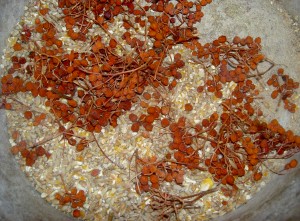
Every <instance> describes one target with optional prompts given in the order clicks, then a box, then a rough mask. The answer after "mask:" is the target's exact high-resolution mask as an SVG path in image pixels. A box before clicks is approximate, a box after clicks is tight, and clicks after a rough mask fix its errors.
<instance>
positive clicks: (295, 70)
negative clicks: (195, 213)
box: [0, 0, 300, 221]
mask: <svg viewBox="0 0 300 221" xmlns="http://www.w3.org/2000/svg"><path fill="white" fill-rule="evenodd" d="M26 2H27V1H24V0H9V1H7V0H1V1H0V49H1V54H2V49H3V48H4V47H5V39H6V38H7V37H8V36H9V33H10V32H11V30H12V29H13V27H14V25H15V24H16V22H17V20H18V18H19V16H21V15H22V13H23V9H24V6H25V5H26ZM282 3H284V4H282ZM299 16H300V2H299V0H285V1H283V0H277V1H270V0H263V1H262V0H253V1H247V0H239V1H237V0H223V1H221V0H215V1H214V3H212V4H211V5H210V6H209V7H207V8H206V9H205V17H204V19H203V21H202V22H201V27H200V35H201V38H203V39H204V41H209V40H210V39H214V38H215V37H217V36H219V35H221V34H225V35H227V36H231V37H232V36H235V35H241V36H247V35H252V36H255V37H256V36H260V37H262V39H263V47H264V52H265V53H266V54H267V55H268V56H269V57H270V58H272V60H273V61H275V62H276V63H282V64H284V65H286V66H287V68H286V69H287V70H288V72H289V73H290V74H291V75H292V76H293V77H294V78H295V79H296V80H297V81H299V80H300V63H299V60H300V40H299V37H300V32H299V31H298V29H299V27H298V26H297V21H299ZM298 99H299V98H298ZM299 111H300V110H299V109H298V112H299ZM278 116H279V117H280V119H279V120H280V121H281V122H283V123H284V124H285V126H287V127H289V128H291V129H294V130H295V131H297V132H298V134H299V132H300V130H299V126H298V125H299V113H298V114H297V115H295V117H293V118H292V117H291V116H290V115H287V114H279V115H278ZM0 125H1V126H0V141H1V142H0V151H1V154H0V167H1V171H0V220H13V221H19V220H20V221H21V220H43V221H47V220H49V221H50V220H51V221H52V220H53V221H54V220H55V221H56V220H73V218H72V217H69V216H67V215H65V214H63V213H61V212H60V211H57V210H56V209H55V208H53V207H51V206H50V205H48V204H47V203H46V202H45V201H44V200H43V199H42V198H41V197H40V195H39V193H37V192H36V191H35V190H34V188H33V186H32V184H31V183H30V182H29V181H28V180H27V179H26V177H25V175H24V174H23V172H22V171H21V170H20V169H19V167H18V165H17V162H16V161H15V160H14V158H13V156H12V155H11V154H10V152H9V151H8V149H9V146H10V144H9V141H8V135H7V132H6V117H5V112H4V111H3V110H0ZM296 157H297V158H298V159H300V157H299V154H298V156H296ZM299 183H300V169H299V168H298V169H295V170H293V171H291V172H290V173H289V174H288V175H285V176H278V177H276V179H275V180H273V181H271V182H270V183H268V184H267V185H266V186H265V187H264V189H263V190H262V191H261V192H260V193H259V194H257V195H256V196H255V197H254V198H253V199H251V200H250V201H249V202H248V203H247V204H245V205H243V206H241V207H240V208H238V209H236V210H235V211H233V212H231V213H229V214H226V215H225V216H223V217H220V218H218V219H217V220H247V221H250V220H278V221H279V220H300V213H299V209H298V208H299V207H300V185H299Z"/></svg>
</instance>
